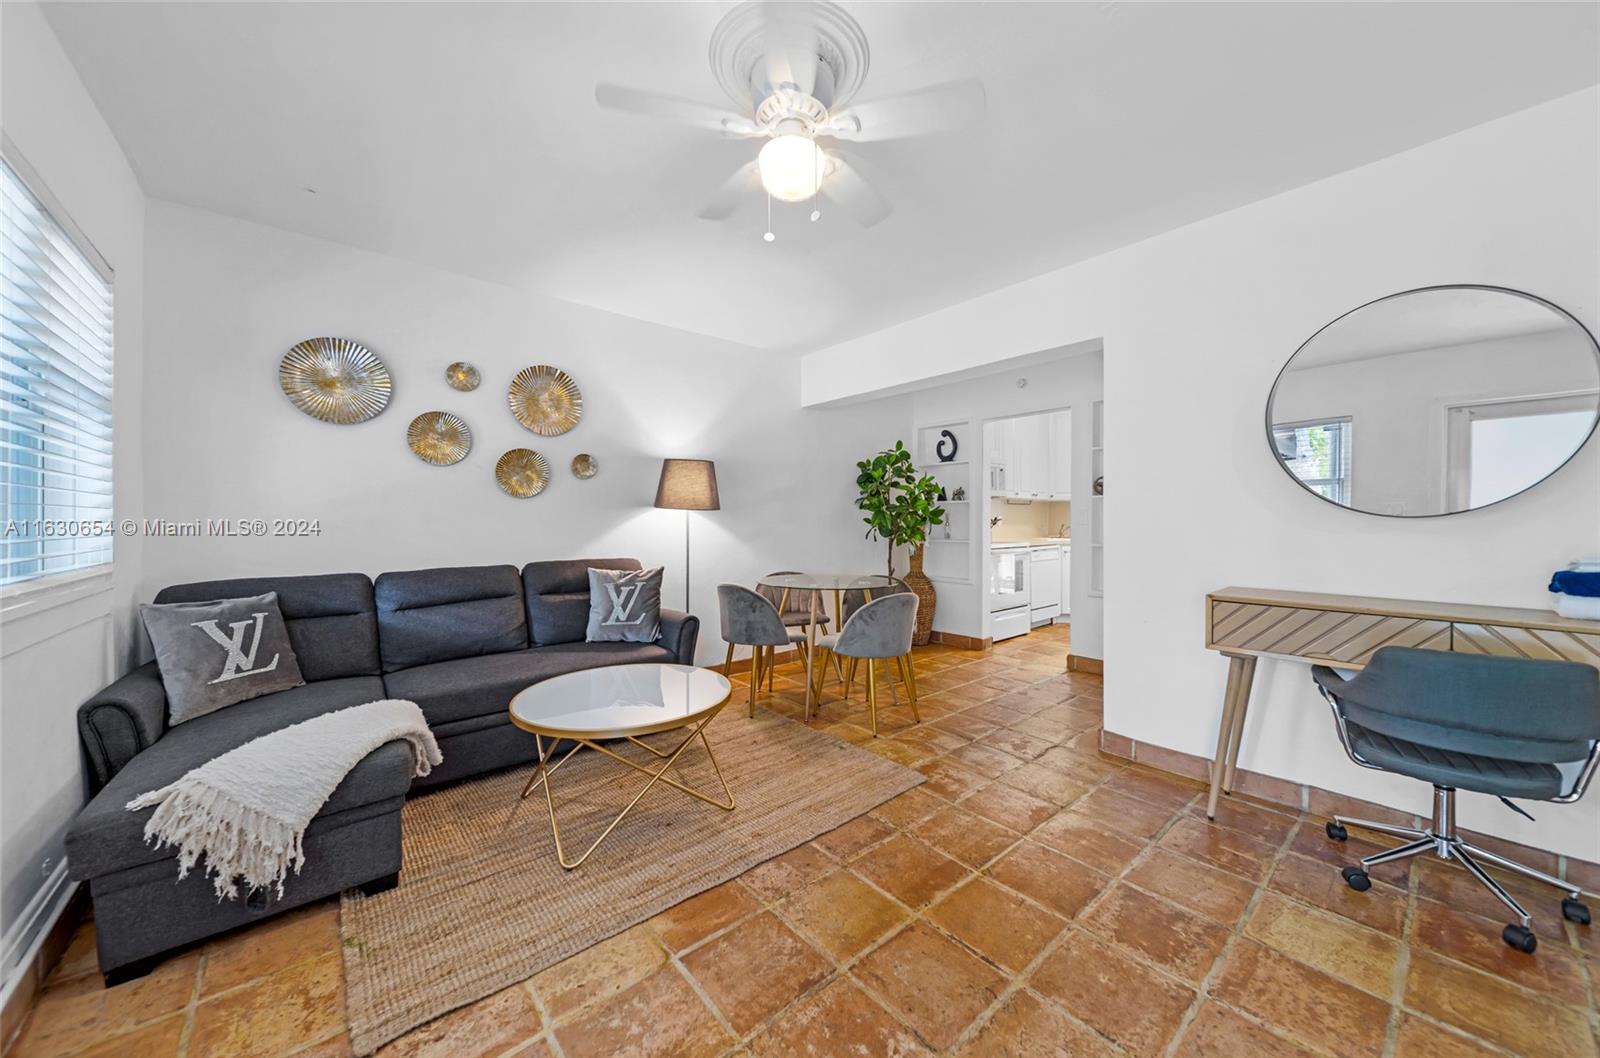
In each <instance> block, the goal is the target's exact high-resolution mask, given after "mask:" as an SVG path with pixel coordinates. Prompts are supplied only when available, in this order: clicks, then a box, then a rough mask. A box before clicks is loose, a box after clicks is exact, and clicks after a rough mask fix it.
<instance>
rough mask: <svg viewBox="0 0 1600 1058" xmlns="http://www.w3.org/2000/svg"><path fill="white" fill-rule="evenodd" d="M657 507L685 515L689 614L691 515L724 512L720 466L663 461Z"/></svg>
mask: <svg viewBox="0 0 1600 1058" xmlns="http://www.w3.org/2000/svg"><path fill="white" fill-rule="evenodd" d="M656 506H657V507H660V508H662V509H663V510H668V511H682V512H683V612H684V613H688V612H690V611H689V512H690V511H720V510H722V504H721V502H720V501H719V499H718V497H717V465H716V464H715V463H713V462H712V461H711V460H709V459H663V460H662V461H661V482H660V484H658V485H657V486H656Z"/></svg>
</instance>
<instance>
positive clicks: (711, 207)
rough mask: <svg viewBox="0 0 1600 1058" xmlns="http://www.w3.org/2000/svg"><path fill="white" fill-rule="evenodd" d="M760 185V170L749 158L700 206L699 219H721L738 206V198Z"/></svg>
mask: <svg viewBox="0 0 1600 1058" xmlns="http://www.w3.org/2000/svg"><path fill="white" fill-rule="evenodd" d="M760 187H761V171H760V170H759V169H757V168H756V163H755V159H753V158H752V159H751V160H750V161H748V162H746V163H745V164H743V165H741V166H739V168H737V169H735V170H734V171H733V175H732V176H730V177H728V179H727V180H725V181H724V182H723V184H722V186H721V187H719V188H717V190H716V191H715V192H713V193H712V195H711V197H710V198H708V199H706V204H705V205H703V206H701V207H700V214H699V215H700V219H701V220H722V219H723V218H724V217H726V216H727V215H728V214H730V213H732V212H733V211H734V210H735V209H736V208H738V205H739V200H740V199H741V198H743V197H744V196H745V195H748V194H750V193H751V192H753V191H756V190H758V189H759V188H760Z"/></svg>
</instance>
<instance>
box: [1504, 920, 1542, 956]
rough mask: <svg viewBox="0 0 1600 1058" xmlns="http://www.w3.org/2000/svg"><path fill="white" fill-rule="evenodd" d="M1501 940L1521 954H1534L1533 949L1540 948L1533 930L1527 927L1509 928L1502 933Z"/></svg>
mask: <svg viewBox="0 0 1600 1058" xmlns="http://www.w3.org/2000/svg"><path fill="white" fill-rule="evenodd" d="M1500 939H1501V940H1503V941H1505V942H1506V943H1507V944H1509V945H1511V946H1512V947H1513V948H1515V949H1517V950H1518V951H1520V952H1526V953H1527V954H1529V955H1532V954H1533V949H1535V948H1537V947H1538V946H1539V938H1538V937H1535V936H1534V935H1533V930H1531V929H1528V928H1527V927H1525V926H1507V927H1506V928H1505V929H1503V930H1501V931H1500Z"/></svg>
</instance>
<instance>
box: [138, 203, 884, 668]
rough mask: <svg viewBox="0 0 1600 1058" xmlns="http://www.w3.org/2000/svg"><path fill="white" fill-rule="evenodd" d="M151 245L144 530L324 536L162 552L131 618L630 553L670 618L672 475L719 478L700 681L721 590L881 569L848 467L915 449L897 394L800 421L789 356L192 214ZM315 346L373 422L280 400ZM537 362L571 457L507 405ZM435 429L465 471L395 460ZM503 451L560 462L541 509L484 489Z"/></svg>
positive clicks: (162, 544)
mask: <svg viewBox="0 0 1600 1058" xmlns="http://www.w3.org/2000/svg"><path fill="white" fill-rule="evenodd" d="M148 246H149V250H148V257H147V261H148V276H149V292H150V294H149V301H148V320H149V330H148V336H149V346H150V350H151V354H150V358H149V370H150V381H149V385H148V386H147V387H146V390H145V409H144V411H145V419H146V422H147V427H146V431H145V462H146V465H147V467H148V468H149V489H148V504H149V513H150V516H151V517H153V518H163V519H171V520H174V521H187V520H191V519H197V518H198V519H205V518H221V517H231V518H245V517H259V518H265V519H269V520H270V519H273V518H312V519H317V520H318V521H319V522H320V527H321V535H320V536H317V537H312V538H289V537H284V538H270V537H269V538H265V539H238V538H235V539H227V538H199V539H195V538H166V539H161V538H157V539H151V540H149V541H147V543H146V561H145V572H144V578H143V581H142V584H141V598H145V599H148V598H149V597H150V596H152V595H153V594H154V593H155V592H156V591H157V590H158V589H159V588H161V587H162V586H163V585H167V584H173V583H178V582H182V581H187V580H197V579H203V578H212V577H230V576H242V575H252V574H274V573H279V574H282V573H316V572H331V571H340V570H355V571H360V572H366V573H370V574H377V573H380V572H382V571H384V570H389V569H414V568H420V567H427V566H450V565H477V564H484V563H513V564H516V565H519V566H520V565H521V564H523V563H525V562H529V561H532V560H534V559H543V558H576V557H605V556H614V555H631V556H636V557H638V558H639V559H641V560H642V561H644V562H645V563H646V564H659V565H663V566H665V567H666V583H665V589H664V595H665V600H666V602H667V604H668V605H670V606H673V607H680V606H682V605H683V596H682V592H683V575H682V574H683V515H682V513H681V512H678V511H658V510H655V509H654V508H652V507H651V502H652V500H653V499H654V497H655V488H656V479H657V476H658V474H659V471H660V466H661V459H662V457H664V456H688V457H701V458H709V459H714V460H715V461H716V463H717V477H718V483H719V486H720V489H721V495H722V510H721V511H718V512H711V513H696V514H694V515H692V518H693V523H694V524H693V534H694V537H693V539H694V553H693V560H694V571H693V584H692V586H693V592H694V598H693V609H694V611H695V612H696V613H698V614H699V615H700V616H701V618H702V620H703V621H704V622H705V624H704V627H703V630H702V632H701V636H700V657H701V659H702V660H705V661H711V660H715V661H721V660H722V656H723V645H722V643H721V642H720V640H719V638H718V630H717V621H716V614H717V605H716V585H717V584H718V583H722V582H726V581H735V582H739V583H744V584H750V583H752V582H753V581H754V579H755V578H756V577H757V576H758V575H759V574H762V573H766V572H770V571H772V570H775V569H807V568H816V567H823V568H828V569H833V568H840V569H859V570H863V571H875V570H877V569H879V568H880V567H881V566H882V563H883V558H882V550H881V547H880V545H878V544H877V543H875V542H868V541H866V540H864V539H863V538H862V533H861V531H860V530H858V529H857V526H858V524H859V515H858V514H857V512H856V511H855V509H854V506H853V501H854V498H855V475H856V471H855V461H856V460H857V459H859V458H862V457H863V456H865V455H869V454H871V453H872V452H874V451H877V450H878V449H880V448H882V447H884V446H886V445H889V444H892V443H893V442H894V440H895V439H896V438H900V437H904V436H905V435H906V431H905V428H906V426H907V424H908V423H909V421H910V406H909V402H908V401H907V400H906V399H904V398H897V399H893V400H888V401H876V402H872V403H869V404H864V405H860V406H857V407H852V408H846V409H832V410H804V409H802V408H800V407H799V406H798V400H797V387H798V373H799V365H798V364H797V362H796V361H795V360H794V359H792V358H788V357H784V356H781V355H778V354H774V353H768V352H761V351H757V350H752V349H748V348H745V347H743V346H739V345H735V344H733V343H730V342H724V341H718V340H715V339H710V338H705V337H701V336H698V335H691V334H688V333H685V332H682V331H675V330H671V329H668V328H664V327H660V326H656V325H653V324H648V323H643V322H640V321H638V320H632V319H628V318H625V317H621V316H615V315H612V314H609V313H606V312H602V311H599V310H596V309H590V308H586V307H582V306H577V305H573V304H570V303H567V302H562V301H557V300H554V299H549V298H541V297H538V296H536V295H530V294H527V293H523V292H519V291H514V290H512V289H510V288H506V287H500V286H496V285H494V284H490V283H486V282H482V281H479V280H475V279H468V278H465V277H462V276H458V275H454V274H451V273H447V272H442V271H438V270H435V269H432V268H428V267H424V266H421V265H417V264H413V263H410V262H407V261H402V260H398V259H395V258H391V257H386V256H382V255H379V254H375V253H370V252H366V251H362V250H355V249H351V248H349V247H345V246H341V245H338V244H335V243H329V242H324V241H321V240H318V239H313V238H308V237H305V236H301V235H295V234H290V233H288V232H284V231H280V230H277V229H273V228H268V227H263V226H260V225H257V224H252V223H248V222H244V221H239V220H234V219H230V218H226V217H222V216H219V215H217V214H213V213H206V212H202V211H198V210H193V209H189V208H186V207H182V206H176V205H171V204H167V203H160V202H152V203H151V205H150V211H149V227H148ZM317 335H337V336H343V337H350V338H355V339H357V340H359V341H361V342H363V343H365V344H366V345H367V346H369V347H370V348H371V349H372V350H373V351H374V352H376V353H377V354H378V355H379V356H381V357H382V358H383V359H384V361H385V362H386V363H387V364H388V366H389V370H390V372H391V375H392V376H393V379H394V396H393V399H392V400H391V402H390V405H389V407H388V408H387V409H386V410H385V411H384V412H383V413H382V414H380V415H379V416H378V417H377V418H375V419H373V420H371V421H369V422H366V423H362V424H359V425H353V426H333V425H329V424H326V423H322V422H318V421H317V420H314V419H312V418H310V417H308V416H306V415H303V414H301V413H300V412H299V411H297V410H296V409H295V408H294V406H293V405H291V404H290V403H289V401H288V399H287V398H286V397H285V396H284V395H283V393H282V391H281V390H280V389H279V386H278V379H277V366H278V361H279V359H280V358H281V357H282V355H283V353H284V351H285V350H287V349H288V348H289V347H290V346H291V345H293V344H294V343H295V342H297V341H299V340H301V339H303V338H309V337H314V336H317ZM454 360H467V361H469V362H471V363H473V364H475V365H476V366H477V367H478V369H479V371H480V372H481V373H482V376H483V383H482V385H481V386H480V387H479V388H478V389H477V390H475V391H473V392H471V393H459V392H457V391H455V390H452V389H450V388H449V387H448V386H447V385H446V384H445V381H444V368H445V365H447V364H449V363H450V362H452V361H454ZM540 363H549V364H554V365H556V366H558V367H561V368H563V369H565V370H566V371H568V372H569V373H570V374H572V375H573V376H574V378H576V380H577V381H578V384H579V385H580V387H581V388H582V390H583V395H584V415H583V420H582V422H581V423H580V424H579V425H578V426H577V428H576V429H574V430H573V431H572V432H570V433H568V434H565V435H563V436H561V437H555V438H543V437H539V436H537V435H535V434H532V433H530V432H528V431H527V430H525V429H523V428H522V427H521V426H520V425H518V424H517V422H516V421H515V420H514V419H513V418H512V417H511V414H510V412H509V411H508V410H507V407H506V396H505V394H506V386H507V384H508V383H509V382H510V380H511V377H512V376H513V375H514V374H515V373H516V372H517V371H518V370H520V369H521V368H523V367H525V366H527V365H529V364H540ZM433 409H443V410H447V411H453V412H455V413H457V414H459V415H461V416H462V417H463V418H465V419H466V420H467V423H468V425H469V426H470V427H471V429H472V431H473V448H472V452H471V454H470V455H469V456H468V457H467V458H466V460H465V461H464V462H462V463H459V464H457V465H455V466H452V467H434V466H429V465H427V464H425V463H423V462H421V461H420V460H418V459H417V458H416V457H415V456H414V455H412V454H411V451H410V450H409V449H408V448H407V447H406V441H405V433H406V426H407V424H408V423H409V422H410V421H411V419H412V417H413V416H415V415H417V414H419V413H421V412H424V411H429V410H433ZM515 447H527V448H532V449H535V450H536V451H539V452H541V453H544V454H545V455H546V456H547V457H548V458H549V460H550V462H551V464H552V469H553V475H552V481H551V484H550V486H549V487H548V488H547V489H546V491H545V492H544V493H543V494H542V495H540V496H537V497H534V498H532V499H526V500H518V499H513V498H511V497H509V496H507V495H505V494H504V493H502V492H501V491H500V490H499V488H498V487H497V486H496V485H495V481H494V464H495V460H496V459H497V458H498V457H499V455H500V454H501V453H502V452H504V451H505V450H507V449H509V448H515ZM579 452H589V453H592V454H593V455H595V456H596V457H597V458H598V460H599V464H600V472H599V474H598V475H597V476H596V477H594V478H592V479H590V480H588V481H579V480H577V479H576V478H574V477H573V476H572V473H571V471H570V470H569V469H568V464H569V463H570V462H571V459H572V457H573V456H574V455H576V454H577V453H579Z"/></svg>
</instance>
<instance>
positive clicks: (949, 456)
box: [933, 430, 956, 463]
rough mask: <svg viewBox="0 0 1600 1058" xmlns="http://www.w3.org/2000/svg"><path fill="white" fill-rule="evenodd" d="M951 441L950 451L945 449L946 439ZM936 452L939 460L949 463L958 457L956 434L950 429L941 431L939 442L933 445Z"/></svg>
mask: <svg viewBox="0 0 1600 1058" xmlns="http://www.w3.org/2000/svg"><path fill="white" fill-rule="evenodd" d="M947 440H948V441H949V442H950V451H948V452H946V451H945V450H944V443H945V441H947ZM933 451H934V454H935V455H937V456H938V457H939V462H941V463H948V462H950V461H951V460H953V459H954V458H955V457H956V435H955V434H953V433H951V432H950V431H949V430H940V431H939V443H938V444H936V445H934V446H933Z"/></svg>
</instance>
